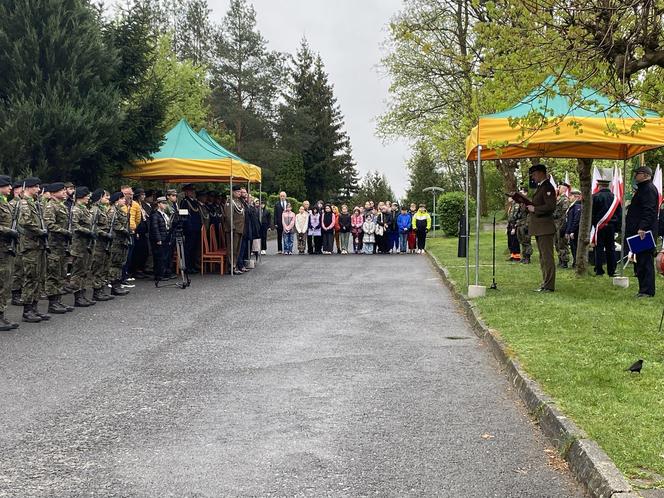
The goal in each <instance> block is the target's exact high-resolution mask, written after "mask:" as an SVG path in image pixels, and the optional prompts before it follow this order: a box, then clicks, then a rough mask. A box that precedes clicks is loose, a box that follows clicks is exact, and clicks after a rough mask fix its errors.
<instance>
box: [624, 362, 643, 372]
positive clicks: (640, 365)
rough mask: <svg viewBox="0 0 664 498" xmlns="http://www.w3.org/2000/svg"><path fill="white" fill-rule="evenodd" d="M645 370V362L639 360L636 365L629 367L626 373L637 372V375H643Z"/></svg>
mask: <svg viewBox="0 0 664 498" xmlns="http://www.w3.org/2000/svg"><path fill="white" fill-rule="evenodd" d="M642 368H643V360H638V361H635V362H634V364H633V365H632V366H631V367H629V368H628V369H627V370H625V372H636V373H641V369H642Z"/></svg>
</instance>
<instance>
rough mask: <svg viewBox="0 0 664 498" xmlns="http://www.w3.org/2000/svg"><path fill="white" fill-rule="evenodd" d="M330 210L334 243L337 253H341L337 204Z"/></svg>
mask: <svg viewBox="0 0 664 498" xmlns="http://www.w3.org/2000/svg"><path fill="white" fill-rule="evenodd" d="M332 212H333V213H334V245H335V246H336V248H337V254H341V240H340V238H339V232H340V230H341V226H339V208H338V207H337V206H332Z"/></svg>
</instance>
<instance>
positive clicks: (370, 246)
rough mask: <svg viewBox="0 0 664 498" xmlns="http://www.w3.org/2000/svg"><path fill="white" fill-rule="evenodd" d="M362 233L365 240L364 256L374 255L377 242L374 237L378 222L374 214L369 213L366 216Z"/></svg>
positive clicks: (363, 242)
mask: <svg viewBox="0 0 664 498" xmlns="http://www.w3.org/2000/svg"><path fill="white" fill-rule="evenodd" d="M362 232H363V233H364V239H363V241H362V244H363V247H364V254H372V253H373V252H374V242H375V240H376V239H375V235H374V234H375V232H376V222H375V220H374V215H373V213H371V212H369V213H368V214H367V215H366V216H365V218H364V224H363V225H362Z"/></svg>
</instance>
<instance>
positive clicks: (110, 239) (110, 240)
mask: <svg viewBox="0 0 664 498" xmlns="http://www.w3.org/2000/svg"><path fill="white" fill-rule="evenodd" d="M117 212H118V209H117V208H114V209H113V216H111V225H110V226H109V227H108V233H107V234H106V246H105V247H104V250H105V251H106V252H107V253H110V252H111V244H112V243H113V225H115V216H116V215H117Z"/></svg>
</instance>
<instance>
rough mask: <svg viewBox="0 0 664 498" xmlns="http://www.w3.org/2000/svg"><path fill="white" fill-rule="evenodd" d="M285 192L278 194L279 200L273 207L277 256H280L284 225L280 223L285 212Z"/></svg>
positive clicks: (286, 202)
mask: <svg viewBox="0 0 664 498" xmlns="http://www.w3.org/2000/svg"><path fill="white" fill-rule="evenodd" d="M286 204H288V201H287V200H286V192H279V200H278V201H277V202H276V204H275V205H274V226H275V227H276V228H277V254H281V253H282V251H283V248H282V247H281V243H282V242H281V240H282V239H281V236H282V235H283V233H284V225H283V223H282V222H281V215H282V214H284V211H285V210H286Z"/></svg>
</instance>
